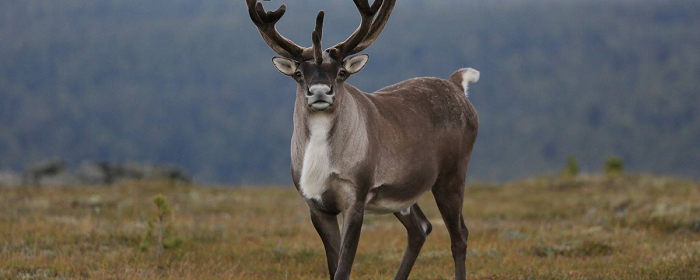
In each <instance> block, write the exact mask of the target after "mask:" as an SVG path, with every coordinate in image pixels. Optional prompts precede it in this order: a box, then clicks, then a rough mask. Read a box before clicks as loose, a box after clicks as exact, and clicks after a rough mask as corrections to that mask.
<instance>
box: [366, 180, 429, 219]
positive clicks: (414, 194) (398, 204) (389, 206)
mask: <svg viewBox="0 0 700 280" xmlns="http://www.w3.org/2000/svg"><path fill="white" fill-rule="evenodd" d="M431 186H432V184H419V185H412V186H408V185H380V186H378V187H375V188H372V189H371V190H370V191H369V194H367V199H366V200H365V201H366V204H365V211H367V213H369V214H390V213H396V212H400V211H403V210H405V209H406V208H408V207H410V206H411V205H413V204H414V203H416V202H417V201H418V199H420V198H421V196H423V194H424V193H425V192H426V191H428V190H430V188H431Z"/></svg>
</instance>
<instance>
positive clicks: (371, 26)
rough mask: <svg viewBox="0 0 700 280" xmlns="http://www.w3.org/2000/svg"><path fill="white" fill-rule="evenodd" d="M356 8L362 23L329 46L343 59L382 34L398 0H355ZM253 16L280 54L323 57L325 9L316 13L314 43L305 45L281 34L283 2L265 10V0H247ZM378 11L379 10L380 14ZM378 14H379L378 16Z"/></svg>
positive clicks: (260, 29)
mask: <svg viewBox="0 0 700 280" xmlns="http://www.w3.org/2000/svg"><path fill="white" fill-rule="evenodd" d="M353 2H355V6H357V10H358V11H359V12H360V17H361V22H360V26H359V27H358V28H357V29H356V30H355V32H353V33H352V35H350V37H348V38H347V39H345V41H343V42H340V43H338V44H336V45H335V46H333V47H330V48H328V49H327V50H326V51H328V52H329V53H330V55H331V56H333V57H334V58H335V59H336V60H343V59H344V58H345V57H347V56H349V55H352V54H356V53H358V52H361V51H362V50H364V49H366V48H367V47H369V46H370V45H372V43H374V41H375V40H376V39H377V37H379V34H380V33H381V32H382V30H383V29H384V26H386V23H387V21H388V20H389V16H390V15H391V11H392V10H393V9H394V5H395V4H396V0H375V1H374V3H372V6H370V5H369V3H368V0H353ZM246 4H247V5H248V13H249V14H250V19H251V20H252V21H253V23H255V26H257V27H258V32H260V35H261V36H262V37H263V40H265V43H267V45H268V46H270V48H272V50H273V51H274V52H276V53H277V54H279V55H281V56H283V57H286V58H291V59H294V60H296V61H306V60H311V59H314V61H315V62H316V63H319V64H320V63H321V62H322V61H323V57H322V53H321V32H322V29H323V17H324V13H323V11H320V12H319V13H318V16H317V17H316V28H315V30H314V32H313V33H312V34H311V40H312V41H313V46H311V47H307V48H303V47H301V46H299V45H297V44H295V43H294V42H292V41H291V40H289V39H287V38H285V37H284V36H282V35H281V34H280V33H279V32H278V31H277V29H276V28H275V24H276V23H277V21H279V20H280V18H282V16H283V15H284V12H285V11H286V10H287V7H286V6H285V5H284V4H282V5H281V6H280V7H279V8H278V9H277V10H274V11H268V12H265V9H264V8H263V5H262V3H260V2H258V1H257V0H246ZM377 12H379V13H378V14H377ZM375 15H376V17H375Z"/></svg>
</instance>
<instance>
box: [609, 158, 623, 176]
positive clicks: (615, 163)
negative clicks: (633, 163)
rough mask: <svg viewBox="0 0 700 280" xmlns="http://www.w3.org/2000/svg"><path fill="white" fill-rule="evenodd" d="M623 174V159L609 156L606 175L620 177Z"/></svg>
mask: <svg viewBox="0 0 700 280" xmlns="http://www.w3.org/2000/svg"><path fill="white" fill-rule="evenodd" d="M622 172H623V164H622V158H620V157H617V156H609V157H608V158H607V159H605V175H607V176H619V175H622Z"/></svg>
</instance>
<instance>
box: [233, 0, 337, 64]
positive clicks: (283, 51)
mask: <svg viewBox="0 0 700 280" xmlns="http://www.w3.org/2000/svg"><path fill="white" fill-rule="evenodd" d="M246 4H247V5H248V14H250V19H251V20H253V23H255V26H257V27H258V32H260V35H261V36H262V37H263V40H265V43H267V45H268V46H270V48H272V50H273V51H274V52H276V53H277V54H279V55H281V56H283V57H286V58H291V59H294V60H296V61H305V60H309V59H312V58H313V57H314V55H313V47H308V48H302V47H301V46H299V45H297V44H295V43H294V42H292V41H291V40H289V39H287V38H285V37H284V36H282V35H280V33H279V32H278V31H277V28H275V23H277V21H279V20H280V18H282V16H283V15H284V12H285V11H286V10H287V6H285V5H284V4H282V5H281V6H280V7H279V8H278V9H277V10H275V11H269V12H265V9H264V8H263V5H262V3H260V2H258V1H257V0H246ZM321 20H323V16H321ZM317 24H318V22H317ZM317 29H318V27H317Z"/></svg>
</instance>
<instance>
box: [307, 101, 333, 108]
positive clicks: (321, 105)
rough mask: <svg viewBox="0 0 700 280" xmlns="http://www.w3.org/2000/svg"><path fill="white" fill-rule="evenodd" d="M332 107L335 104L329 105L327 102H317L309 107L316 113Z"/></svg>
mask: <svg viewBox="0 0 700 280" xmlns="http://www.w3.org/2000/svg"><path fill="white" fill-rule="evenodd" d="M332 105H333V104H331V103H328V102H326V101H323V100H317V101H316V102H314V103H311V104H309V107H311V108H312V109H314V110H316V111H325V110H327V109H328V108H330V107H331V106H332Z"/></svg>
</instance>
